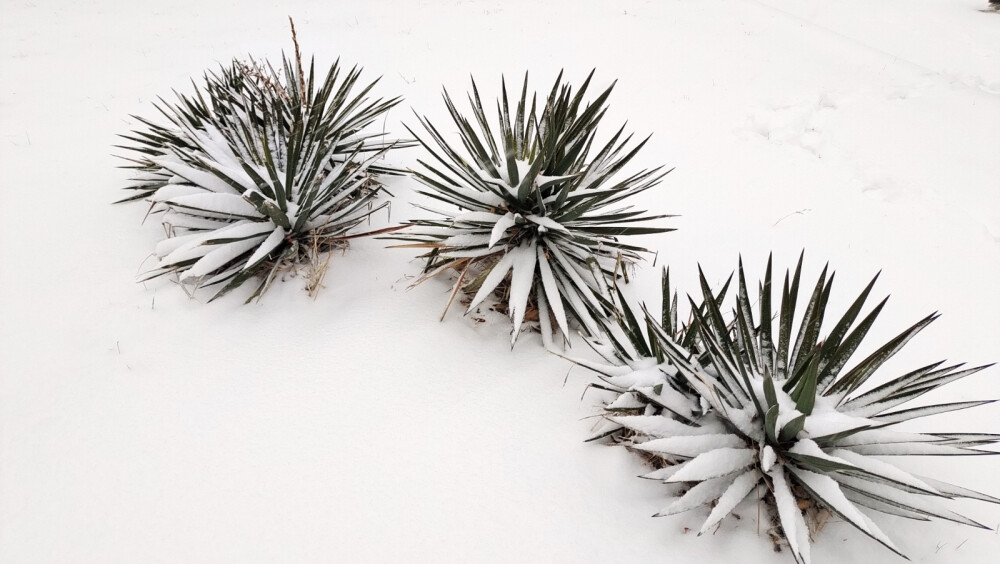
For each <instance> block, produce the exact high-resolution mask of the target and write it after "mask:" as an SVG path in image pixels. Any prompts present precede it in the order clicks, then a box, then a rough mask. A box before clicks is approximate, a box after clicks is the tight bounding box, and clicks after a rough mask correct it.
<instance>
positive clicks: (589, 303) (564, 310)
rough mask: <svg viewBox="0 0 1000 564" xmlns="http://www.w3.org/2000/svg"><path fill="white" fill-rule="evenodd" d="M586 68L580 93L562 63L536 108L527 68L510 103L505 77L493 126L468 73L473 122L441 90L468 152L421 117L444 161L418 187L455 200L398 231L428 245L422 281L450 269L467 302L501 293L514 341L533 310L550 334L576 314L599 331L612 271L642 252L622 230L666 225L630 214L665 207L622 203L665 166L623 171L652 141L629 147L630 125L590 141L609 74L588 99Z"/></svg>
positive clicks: (428, 168)
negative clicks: (562, 70)
mask: <svg viewBox="0 0 1000 564" xmlns="http://www.w3.org/2000/svg"><path fill="white" fill-rule="evenodd" d="M591 76H593V72H591V75H590V76H588V77H587V79H586V80H585V81H584V83H583V84H582V85H581V87H580V88H579V90H578V91H577V92H576V93H575V95H574V93H573V89H572V88H571V87H570V86H569V85H567V84H564V83H563V82H562V75H561V74H560V75H559V77H558V78H557V79H556V82H555V84H554V85H553V87H552V91H551V93H550V94H549V95H548V98H546V100H545V103H544V106H543V107H542V108H541V114H540V115H539V113H538V109H537V108H536V97H535V96H532V98H531V99H530V100H529V99H528V78H527V75H525V79H524V85H523V87H522V89H521V97H520V100H519V101H518V103H517V107H516V110H515V113H513V114H512V113H511V111H510V106H509V105H508V100H507V89H506V85H504V86H503V91H502V98H501V100H500V101H499V102H498V113H499V122H498V123H496V124H494V125H493V126H492V127H491V125H490V120H489V119H488V118H487V116H486V112H485V111H484V109H483V104H482V102H481V100H480V98H479V92H478V90H477V89H476V86H475V82H473V85H472V94H471V95H470V96H469V101H470V104H471V105H472V109H473V114H474V116H475V118H474V119H475V121H476V123H477V125H478V129H477V128H475V127H473V126H472V125H471V123H470V120H469V119H467V118H466V117H464V116H463V115H462V114H461V113H459V111H458V110H457V109H456V107H455V104H454V103H453V102H452V100H451V98H450V97H449V96H448V93H447V92H445V93H444V101H445V104H446V105H447V107H448V111H449V112H450V114H451V118H452V120H453V121H454V124H455V126H456V127H457V128H458V134H459V137H460V140H461V145H462V147H463V148H464V151H462V150H461V149H457V148H455V147H453V146H452V143H450V142H449V141H448V140H446V139H445V137H444V136H443V135H442V134H441V133H440V132H439V130H438V129H437V128H436V127H434V126H433V125H432V124H431V123H430V122H429V121H428V120H427V119H426V118H419V116H418V118H419V120H420V123H421V125H422V126H423V128H424V129H425V130H426V132H427V136H429V137H430V139H431V140H432V141H427V140H425V139H424V138H422V137H421V136H420V135H416V134H414V135H415V136H416V137H417V138H418V140H419V141H420V143H421V144H422V145H423V146H424V147H425V148H426V149H427V151H428V152H430V153H431V155H432V156H433V157H434V158H435V159H436V160H437V163H438V164H429V163H426V162H423V161H420V164H421V165H422V166H423V169H424V170H423V171H421V172H415V173H414V175H415V176H416V178H417V179H418V180H419V181H420V182H421V183H423V184H424V186H425V187H426V188H425V189H424V190H422V191H421V192H420V193H421V194H424V195H426V196H427V197H429V198H432V199H434V200H437V201H438V202H444V203H445V204H447V205H448V207H446V208H445V209H441V210H439V209H433V208H431V207H424V206H421V207H424V209H426V210H428V211H430V212H431V213H434V214H435V215H437V216H440V217H439V218H435V219H422V220H417V221H414V222H412V223H411V227H410V229H408V230H407V231H406V232H405V235H403V236H401V237H400V238H402V239H404V240H406V241H408V242H410V244H409V245H402V246H404V247H406V246H408V247H415V248H425V249H429V252H427V254H425V255H423V256H422V258H426V260H427V262H426V266H425V268H424V276H423V278H421V279H420V280H421V281H423V280H426V279H428V278H431V277H434V276H437V275H440V274H442V273H444V272H448V271H455V272H456V273H457V275H458V280H457V282H456V283H455V287H454V290H453V292H452V300H454V298H455V296H456V295H457V294H458V293H459V292H464V293H466V294H467V295H472V299H471V303H470V304H469V309H468V310H469V311H472V310H473V309H474V308H475V307H477V306H478V305H479V304H480V303H481V302H482V301H483V300H484V299H485V298H486V297H488V296H490V295H497V296H498V297H499V298H500V305H501V306H502V307H504V308H506V311H507V313H508V314H509V316H510V317H511V319H512V320H513V332H512V336H511V343H512V344H513V342H514V341H516V340H517V337H518V334H519V331H520V328H521V325H522V323H523V322H524V320H525V318H526V317H529V314H535V313H537V316H538V320H539V324H540V326H541V330H542V337H543V340H544V341H545V342H546V344H547V345H548V344H550V343H551V335H552V333H553V332H554V331H555V330H558V331H561V332H562V334H563V335H564V336H565V335H568V334H569V324H570V323H571V322H573V321H575V322H578V323H579V324H580V326H581V327H582V329H583V331H584V332H586V333H587V334H596V333H598V332H599V325H598V322H597V321H596V320H597V319H599V318H603V317H605V316H606V315H607V314H608V313H609V312H610V311H611V310H612V306H611V299H610V294H609V290H608V279H613V278H615V277H616V276H618V275H621V274H622V272H623V269H624V268H625V267H627V266H629V265H630V264H631V263H633V262H634V261H636V260H638V259H639V258H640V254H639V253H641V252H645V249H643V248H640V247H637V246H633V245H629V244H626V243H623V242H621V241H619V239H618V237H619V236H621V235H637V234H648V233H663V232H666V231H671V229H669V228H665V227H650V226H637V225H635V224H637V223H643V222H647V221H650V220H654V219H659V218H663V217H668V216H663V215H656V216H651V215H647V214H646V212H645V211H642V210H633V209H631V206H627V205H626V206H620V207H618V206H616V204H619V203H620V202H622V201H623V200H625V199H626V198H628V197H629V196H632V195H634V194H637V193H639V192H642V191H643V190H646V189H648V188H650V187H652V186H654V185H656V184H657V183H658V182H659V181H660V179H661V178H662V177H663V176H664V175H665V174H666V172H662V171H661V169H660V168H656V169H653V170H643V171H640V172H637V173H634V174H631V175H629V176H625V177H623V178H616V175H617V174H618V173H619V172H620V171H621V170H622V168H623V167H625V165H626V164H627V163H628V162H629V161H630V160H631V159H632V158H633V157H634V156H635V154H636V153H637V152H638V151H639V149H640V148H642V146H643V145H644V144H645V142H646V141H642V142H641V143H638V144H637V145H636V146H635V147H633V148H631V149H629V150H626V146H627V145H628V143H629V140H630V139H631V136H625V137H624V138H623V131H624V126H623V127H622V128H621V129H619V130H618V132H617V133H615V134H614V135H613V136H611V138H610V139H609V140H607V141H606V143H604V144H603V145H598V147H600V148H598V149H594V147H593V145H594V143H595V137H596V133H597V126H598V124H599V123H600V121H601V118H602V117H603V116H604V113H605V111H606V107H605V101H606V100H607V98H608V96H609V95H610V94H611V89H612V88H613V85H612V87H609V88H608V89H607V90H605V91H604V92H602V93H601V94H600V95H599V96H597V98H596V99H594V101H593V102H591V103H589V104H584V96H585V95H586V93H587V88H588V86H589V84H590V80H591ZM529 104H530V106H529ZM411 133H413V132H412V130H411ZM667 172H669V171H667ZM450 303H451V300H449V304H450ZM446 311H447V308H446ZM530 316H531V317H533V315H530ZM553 321H554V327H553Z"/></svg>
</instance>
